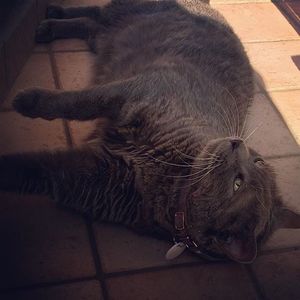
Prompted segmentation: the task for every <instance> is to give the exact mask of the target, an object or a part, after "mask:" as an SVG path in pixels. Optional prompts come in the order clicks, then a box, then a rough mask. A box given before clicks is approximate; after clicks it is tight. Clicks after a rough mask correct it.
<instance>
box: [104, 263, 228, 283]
mask: <svg viewBox="0 0 300 300" xmlns="http://www.w3.org/2000/svg"><path fill="white" fill-rule="evenodd" d="M218 263H220V262H212V261H204V260H199V261H194V262H186V263H181V264H174V265H163V266H155V267H146V268H142V269H134V270H127V271H117V272H109V273H105V278H106V279H110V278H115V277H123V276H130V275H138V274H143V273H152V272H160V271H166V270H172V269H180V268H187V267H189V268H192V267H199V266H203V265H212V264H218ZM222 263H223V264H230V263H232V262H231V261H222Z"/></svg>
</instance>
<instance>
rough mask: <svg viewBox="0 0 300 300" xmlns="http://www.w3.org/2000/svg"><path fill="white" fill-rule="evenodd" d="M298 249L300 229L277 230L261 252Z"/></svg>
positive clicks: (299, 245)
mask: <svg viewBox="0 0 300 300" xmlns="http://www.w3.org/2000/svg"><path fill="white" fill-rule="evenodd" d="M292 247H300V229H279V230H278V231H276V232H274V233H273V235H272V236H271V238H270V239H269V240H268V242H267V243H266V244H265V245H264V246H263V248H262V250H263V251H264V250H273V249H284V248H292Z"/></svg>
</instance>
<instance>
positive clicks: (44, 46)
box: [33, 44, 48, 53]
mask: <svg viewBox="0 0 300 300" xmlns="http://www.w3.org/2000/svg"><path fill="white" fill-rule="evenodd" d="M47 51H48V45H47V44H35V46H34V48H33V52H34V53H36V52H38V53H40V52H43V53H44V52H45V53H46V52H47Z"/></svg>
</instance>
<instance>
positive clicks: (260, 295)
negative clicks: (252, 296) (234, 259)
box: [243, 265, 267, 300]
mask: <svg viewBox="0 0 300 300" xmlns="http://www.w3.org/2000/svg"><path fill="white" fill-rule="evenodd" d="M243 267H244V269H245V270H246V272H247V273H248V276H249V277H250V280H251V282H252V285H253V287H254V289H255V291H256V295H257V297H258V299H259V300H267V297H266V295H265V293H264V291H263V288H262V287H261V285H260V283H259V280H258V279H257V277H256V275H255V273H254V271H253V269H252V267H251V265H244V266H243Z"/></svg>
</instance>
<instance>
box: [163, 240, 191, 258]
mask: <svg viewBox="0 0 300 300" xmlns="http://www.w3.org/2000/svg"><path fill="white" fill-rule="evenodd" d="M185 249H186V244H184V243H181V242H180V243H176V244H175V245H173V246H172V247H171V248H170V249H169V250H168V252H167V253H166V259H167V260H172V259H174V258H176V257H178V256H179V255H180V254H181V253H183V252H184V250H185Z"/></svg>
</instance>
